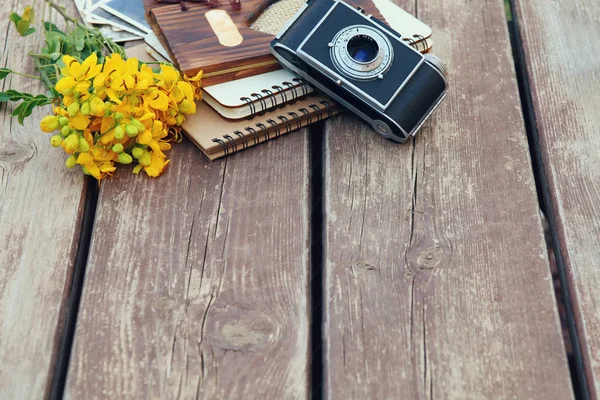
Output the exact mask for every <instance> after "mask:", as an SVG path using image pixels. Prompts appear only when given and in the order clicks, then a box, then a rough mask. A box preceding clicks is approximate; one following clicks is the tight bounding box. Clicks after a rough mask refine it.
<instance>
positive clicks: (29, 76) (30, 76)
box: [10, 71, 42, 81]
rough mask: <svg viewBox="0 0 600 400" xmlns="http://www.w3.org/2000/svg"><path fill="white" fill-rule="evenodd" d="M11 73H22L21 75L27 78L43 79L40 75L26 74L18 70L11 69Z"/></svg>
mask: <svg viewBox="0 0 600 400" xmlns="http://www.w3.org/2000/svg"><path fill="white" fill-rule="evenodd" d="M10 73H11V74H15V75H20V76H24V77H25V78H33V79H37V80H38V81H41V80H42V78H40V77H39V76H35V75H29V74H24V73H22V72H17V71H10Z"/></svg>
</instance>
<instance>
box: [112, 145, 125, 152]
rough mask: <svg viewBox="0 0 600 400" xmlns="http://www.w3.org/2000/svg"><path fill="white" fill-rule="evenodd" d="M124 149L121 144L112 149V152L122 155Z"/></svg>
mask: <svg viewBox="0 0 600 400" xmlns="http://www.w3.org/2000/svg"><path fill="white" fill-rule="evenodd" d="M123 149H124V147H123V145H122V144H121V143H117V144H115V145H114V146H113V147H112V151H114V152H115V153H122V152H123Z"/></svg>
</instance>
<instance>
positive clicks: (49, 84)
mask: <svg viewBox="0 0 600 400" xmlns="http://www.w3.org/2000/svg"><path fill="white" fill-rule="evenodd" d="M33 63H34V64H35V67H36V68H37V70H38V71H40V73H41V75H42V81H43V82H44V85H46V87H47V88H48V89H49V90H50V91H51V92H52V94H56V92H54V85H53V84H52V82H50V79H49V78H48V76H47V75H46V74H44V73H42V70H41V69H42V63H40V60H38V59H37V58H34V59H33Z"/></svg>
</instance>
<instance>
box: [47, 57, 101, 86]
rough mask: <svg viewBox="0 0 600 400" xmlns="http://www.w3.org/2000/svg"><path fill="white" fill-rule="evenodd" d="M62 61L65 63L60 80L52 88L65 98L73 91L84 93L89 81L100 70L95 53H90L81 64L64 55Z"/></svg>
mask: <svg viewBox="0 0 600 400" xmlns="http://www.w3.org/2000/svg"><path fill="white" fill-rule="evenodd" d="M62 60H63V62H64V63H65V67H63V68H61V70H60V72H61V75H62V78H61V79H60V80H59V81H58V82H57V83H56V86H55V87H54V88H55V89H56V91H57V92H59V93H60V94H62V95H65V96H70V95H71V94H72V93H73V92H74V91H75V92H79V93H86V92H87V91H88V89H89V87H90V85H91V83H90V80H91V79H93V78H94V77H95V76H96V75H98V74H99V73H100V71H101V70H102V65H99V64H98V57H97V56H96V54H95V53H92V54H91V55H90V56H89V57H88V58H86V59H85V60H84V61H83V62H82V63H79V62H78V61H77V60H76V59H75V58H73V57H71V56H69V55H64V56H63V58H62Z"/></svg>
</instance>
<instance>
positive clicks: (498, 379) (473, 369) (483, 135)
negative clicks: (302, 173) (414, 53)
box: [323, 0, 572, 399]
mask: <svg viewBox="0 0 600 400" xmlns="http://www.w3.org/2000/svg"><path fill="white" fill-rule="evenodd" d="M415 3H417V2H415ZM417 4H418V9H416V10H415V7H414V4H412V5H411V4H408V2H405V3H402V4H401V5H402V6H404V7H405V8H406V9H407V10H409V11H411V12H415V11H416V12H417V15H418V17H419V18H420V19H421V20H423V21H424V22H425V23H427V24H428V25H430V26H431V27H432V29H433V32H434V40H435V43H436V45H435V48H434V54H436V55H438V56H440V57H441V58H442V59H443V60H445V61H446V62H447V63H448V66H449V71H450V77H449V82H450V88H449V93H448V98H447V99H446V100H445V102H444V103H443V104H442V106H441V107H440V109H439V110H438V111H437V112H436V113H435V114H434V115H433V117H432V119H431V120H430V121H429V122H428V123H427V124H426V125H425V127H424V128H423V129H422V131H421V132H420V133H419V134H418V135H417V137H416V139H415V142H414V143H413V144H412V145H411V144H410V143H409V144H407V145H394V144H392V143H390V142H387V141H385V140H383V139H381V138H380V137H378V136H377V135H376V134H375V133H373V132H372V131H371V130H370V129H369V128H367V127H366V126H365V125H363V124H361V123H359V122H357V120H355V119H354V118H352V117H349V116H346V117H343V118H334V119H333V120H332V122H328V123H327V128H326V131H327V132H326V150H325V152H326V156H325V157H326V160H325V161H326V162H325V165H326V167H325V168H326V177H325V187H326V191H327V192H326V194H327V202H326V218H327V220H326V227H327V232H326V249H325V251H326V254H325V290H324V297H325V313H324V315H325V316H324V329H323V332H324V346H325V375H326V383H325V390H326V396H327V397H328V398H332V399H338V398H339V399H348V398H357V399H362V398H382V399H384V398H386V399H387V398H389V399H394V398H411V399H412V398H439V397H441V398H453V399H479V398H482V399H490V398H519V399H520V398H531V399H533V398H536V399H551V398H552V399H568V398H572V389H571V382H570V377H569V370H568V367H567V362H566V356H565V351H564V348H563V343H562V338H561V331H560V326H559V319H558V314H557V310H556V307H555V299H554V293H553V287H552V280H551V275H550V271H549V267H548V259H547V254H546V249H545V243H544V239H543V234H542V227H541V223H540V217H539V212H538V207H537V199H536V193H535V187H534V179H533V174H532V170H531V166H530V159H529V153H528V145H527V139H526V135H525V131H524V126H523V121H522V117H521V109H520V103H519V95H518V90H517V84H516V80H515V74H514V68H513V62H512V57H511V49H510V44H509V39H508V32H507V25H506V20H505V16H504V9H503V2H502V1H501V0H487V1H481V2H474V1H468V0H459V1H453V2H448V1H441V0H436V1H428V2H422V1H419V2H418V3H417ZM468 38H474V39H472V40H470V39H468Z"/></svg>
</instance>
